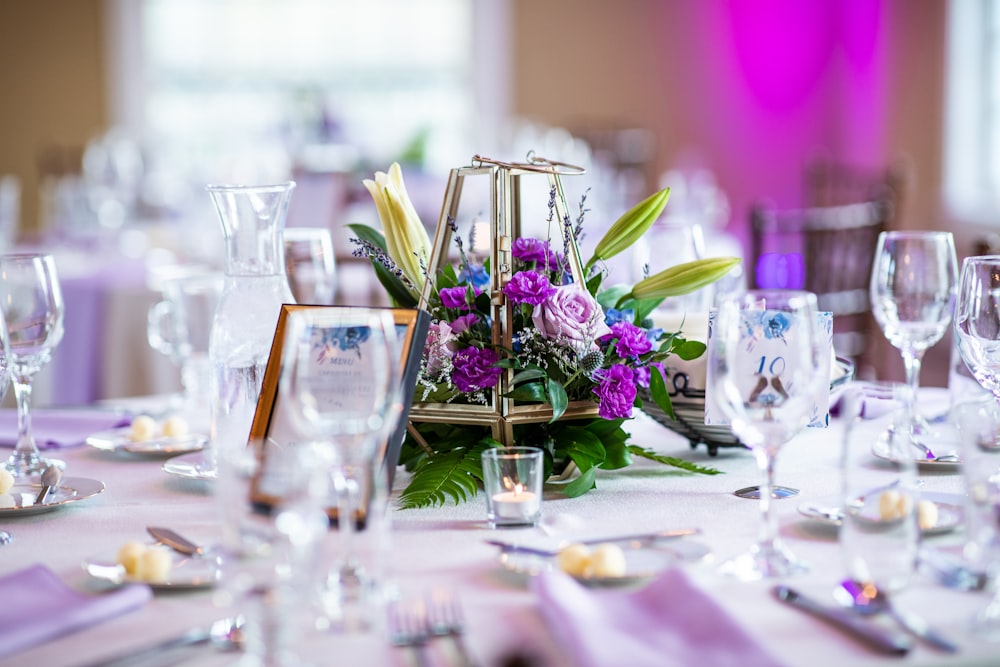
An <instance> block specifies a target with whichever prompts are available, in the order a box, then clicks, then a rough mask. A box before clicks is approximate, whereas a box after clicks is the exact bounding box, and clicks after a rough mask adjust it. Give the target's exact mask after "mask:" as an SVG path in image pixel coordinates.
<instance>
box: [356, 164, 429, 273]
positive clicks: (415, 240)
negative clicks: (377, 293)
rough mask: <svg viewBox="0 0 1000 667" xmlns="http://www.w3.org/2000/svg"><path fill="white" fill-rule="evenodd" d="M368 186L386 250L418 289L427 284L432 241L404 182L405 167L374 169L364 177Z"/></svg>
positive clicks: (394, 165)
mask: <svg viewBox="0 0 1000 667" xmlns="http://www.w3.org/2000/svg"><path fill="white" fill-rule="evenodd" d="M364 185H365V188H367V189H368V193H369V194H370V195H371V196H372V199H373V200H374V202H375V208H376V209H377V210H378V217H379V220H381V222H382V232H383V233H384V234H385V244H386V250H387V251H388V253H389V257H391V258H392V261H394V262H395V263H396V265H397V266H398V267H399V268H400V270H402V272H403V274H404V275H405V276H406V278H407V279H408V280H409V281H410V283H412V284H413V287H414V289H416V291H417V292H419V291H420V290H421V289H422V288H423V285H424V277H425V276H424V268H423V267H422V266H421V263H423V265H424V266H426V264H427V259H428V258H429V257H430V254H431V240H430V237H429V236H428V235H427V229H426V228H425V227H424V225H423V223H422V222H420V216H418V215H417V210H416V209H415V208H414V207H413V203H412V202H411V201H410V196H409V194H407V192H406V186H405V185H404V184H403V170H402V169H400V167H399V163H397V162H393V163H392V166H390V167H389V172H388V173H385V172H382V171H377V172H375V180H371V179H365V180H364Z"/></svg>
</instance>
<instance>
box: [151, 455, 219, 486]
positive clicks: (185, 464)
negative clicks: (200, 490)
mask: <svg viewBox="0 0 1000 667" xmlns="http://www.w3.org/2000/svg"><path fill="white" fill-rule="evenodd" d="M163 471H164V472H165V473H168V474H170V475H174V476H175V477H183V478H184V479H204V480H214V479H215V478H216V469H215V464H214V462H212V461H210V460H209V459H208V457H206V456H205V453H204V452H193V453H191V454H184V455H182V456H175V457H173V458H170V459H167V460H166V461H164V462H163Z"/></svg>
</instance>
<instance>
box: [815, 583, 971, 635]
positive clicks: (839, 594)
mask: <svg viewBox="0 0 1000 667" xmlns="http://www.w3.org/2000/svg"><path fill="white" fill-rule="evenodd" d="M834 597H836V598H837V599H838V600H839V601H840V602H841V603H843V604H846V605H847V606H849V607H851V608H852V609H853V610H854V611H856V612H858V613H859V614H863V615H865V616H869V615H873V614H878V613H879V612H883V611H884V612H885V613H887V614H888V615H889V616H890V617H891V618H892V619H893V620H894V621H896V622H897V623H898V624H899V625H900V626H901V627H902V628H903V629H904V630H906V631H907V632H909V633H910V634H912V635H913V636H914V637H917V638H918V639H922V640H924V641H925V642H927V643H928V644H930V645H932V646H934V647H936V648H938V649H940V650H942V651H945V652H947V653H955V652H956V651H958V646H957V645H956V644H955V643H954V642H953V641H951V640H950V639H948V638H946V637H944V636H942V635H941V634H940V633H939V632H938V631H937V630H935V629H934V628H932V627H931V626H930V625H929V624H928V623H927V621H925V620H924V619H922V618H921V617H919V616H917V615H915V614H912V613H910V612H908V611H904V610H902V609H899V608H898V607H896V606H895V605H893V604H892V602H891V601H890V600H889V595H888V593H886V592H885V591H883V590H880V589H879V588H878V587H877V586H876V585H875V584H866V583H862V582H860V581H853V580H851V579H846V580H844V581H842V582H840V585H839V586H838V587H837V588H836V589H835V590H834Z"/></svg>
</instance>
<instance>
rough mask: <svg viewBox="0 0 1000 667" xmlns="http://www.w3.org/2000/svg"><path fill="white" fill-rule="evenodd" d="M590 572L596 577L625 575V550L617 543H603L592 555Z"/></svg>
mask: <svg viewBox="0 0 1000 667" xmlns="http://www.w3.org/2000/svg"><path fill="white" fill-rule="evenodd" d="M590 572H591V574H592V575H593V576H595V577H624V576H625V552H624V551H622V549H621V547H620V546H618V545H617V544H602V545H600V546H599V547H597V548H596V549H594V552H593V553H592V554H591V556H590Z"/></svg>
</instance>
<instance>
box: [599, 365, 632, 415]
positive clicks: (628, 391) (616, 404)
mask: <svg viewBox="0 0 1000 667" xmlns="http://www.w3.org/2000/svg"><path fill="white" fill-rule="evenodd" d="M598 379H599V383H598V385H597V386H596V387H594V393H595V394H597V397H598V398H599V399H600V404H599V405H598V408H597V412H598V414H599V415H601V417H602V418H603V419H621V418H625V417H631V416H632V404H633V403H635V392H636V389H635V371H633V370H632V369H631V368H629V367H628V366H626V365H625V364H614V365H613V366H611V367H610V368H608V369H607V370H604V371H601V372H600V374H599V376H598Z"/></svg>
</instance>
